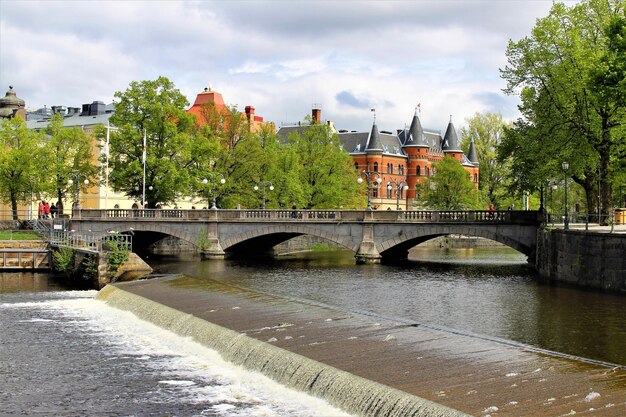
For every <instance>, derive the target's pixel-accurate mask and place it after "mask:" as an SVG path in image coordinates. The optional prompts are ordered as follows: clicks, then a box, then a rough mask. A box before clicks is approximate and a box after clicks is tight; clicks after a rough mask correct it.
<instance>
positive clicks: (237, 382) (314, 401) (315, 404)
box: [34, 292, 348, 417]
mask: <svg viewBox="0 0 626 417" xmlns="http://www.w3.org/2000/svg"><path fill="white" fill-rule="evenodd" d="M83 294H84V293H83ZM94 295H95V292H94ZM34 304H36V307H39V308H42V309H47V310H50V311H53V312H54V315H56V316H57V317H58V316H62V317H65V318H66V319H68V321H71V322H72V325H71V326H68V328H69V329H70V331H79V332H89V333H93V334H95V335H96V337H102V338H103V339H105V341H106V344H107V349H108V350H109V352H108V353H109V354H118V355H128V356H132V357H133V358H135V359H138V358H139V359H141V360H143V361H144V362H143V364H144V365H147V366H150V367H151V368H153V369H154V370H155V372H158V373H160V374H161V375H163V376H165V378H163V379H162V380H160V381H159V383H160V384H162V385H164V386H168V387H170V388H169V389H173V390H178V391H177V393H176V395H175V400H176V401H181V402H189V403H200V404H208V407H210V410H211V411H213V412H215V413H218V414H219V415H228V416H233V417H237V416H239V415H240V416H246V417H247V416H256V417H260V416H293V415H298V416H307V417H316V416H320V417H321V416H329V415H332V416H348V414H346V413H344V412H342V411H341V410H339V409H337V408H335V407H332V406H330V405H329V404H328V403H326V402H325V401H323V400H321V399H318V398H314V397H311V396H309V395H306V394H304V393H301V392H297V391H295V390H293V389H290V388H286V387H284V386H282V385H280V384H278V383H276V382H274V381H272V380H271V379H269V378H267V377H265V376H264V375H262V374H259V373H256V372H250V371H247V370H245V369H243V368H240V367H238V366H235V365H232V364H230V363H228V362H226V361H224V360H223V359H222V358H221V357H220V355H219V354H218V353H217V352H215V351H214V350H211V349H208V348H206V347H205V346H203V345H200V344H199V343H196V342H194V341H193V340H191V339H190V338H184V337H180V336H178V335H176V334H174V333H172V332H169V331H166V330H164V329H162V328H160V327H158V326H155V325H153V324H151V323H148V322H145V321H142V320H139V319H138V318H137V317H136V316H134V315H133V314H132V313H130V312H126V311H122V310H118V309H115V308H112V307H109V306H108V305H107V304H105V303H102V302H100V301H96V300H94V299H93V297H90V298H85V297H74V298H72V297H69V298H66V299H61V300H56V301H48V302H43V303H34ZM64 322H65V320H64ZM113 351H115V352H113ZM146 359H150V360H149V361H146ZM232 404H235V405H237V404H243V405H244V406H243V407H239V408H238V410H240V411H234V410H233V408H237V407H236V406H235V407H233V406H232Z"/></svg>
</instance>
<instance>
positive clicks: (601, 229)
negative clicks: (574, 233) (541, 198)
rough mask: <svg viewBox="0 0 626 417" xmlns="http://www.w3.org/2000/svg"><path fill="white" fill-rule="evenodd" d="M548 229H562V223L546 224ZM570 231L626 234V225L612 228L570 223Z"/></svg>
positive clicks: (616, 225)
mask: <svg viewBox="0 0 626 417" xmlns="http://www.w3.org/2000/svg"><path fill="white" fill-rule="evenodd" d="M548 226H549V227H552V228H554V229H563V223H554V225H553V224H552V223H548ZM569 229H570V230H582V231H588V232H592V233H619V234H622V233H626V224H615V225H613V226H600V225H599V224H598V223H589V224H588V225H586V224H585V223H570V224H569Z"/></svg>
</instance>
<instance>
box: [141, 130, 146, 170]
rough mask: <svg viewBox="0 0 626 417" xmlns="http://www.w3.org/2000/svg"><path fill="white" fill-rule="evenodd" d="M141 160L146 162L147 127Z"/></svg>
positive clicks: (144, 131) (144, 132) (144, 133)
mask: <svg viewBox="0 0 626 417" xmlns="http://www.w3.org/2000/svg"><path fill="white" fill-rule="evenodd" d="M141 161H142V162H143V163H144V164H145V163H146V129H144V130H143V154H142V156H141Z"/></svg>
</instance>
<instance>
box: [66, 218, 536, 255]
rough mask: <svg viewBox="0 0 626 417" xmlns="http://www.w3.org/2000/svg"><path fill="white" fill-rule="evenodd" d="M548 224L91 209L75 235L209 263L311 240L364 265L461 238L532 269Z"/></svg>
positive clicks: (77, 222)
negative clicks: (156, 246)
mask: <svg viewBox="0 0 626 417" xmlns="http://www.w3.org/2000/svg"><path fill="white" fill-rule="evenodd" d="M542 219H543V217H542V214H541V212H538V211H495V212H489V211H390V210H389V211H372V210H369V211H367V210H366V211H358V210H178V209H174V210H170V209H156V210H143V209H131V210H123V209H109V210H93V209H85V210H80V211H76V212H74V214H73V218H72V219H71V222H70V228H71V229H72V230H74V231H76V232H78V233H79V234H81V235H87V234H90V235H91V236H95V237H96V238H102V237H103V236H105V235H107V234H109V233H112V232H119V233H124V234H128V233H130V234H133V235H134V238H133V244H134V245H136V246H137V245H139V246H148V245H149V244H151V243H154V242H156V241H158V240H160V239H162V238H164V237H167V236H174V237H177V238H179V239H182V240H184V241H187V242H189V243H191V244H193V245H195V246H196V247H197V248H198V250H199V251H200V252H201V253H202V254H203V255H204V256H206V257H209V258H223V257H225V256H231V255H240V256H255V255H261V254H264V253H266V252H270V251H271V249H272V247H273V246H275V245H277V244H279V243H281V242H284V241H286V240H288V239H291V238H293V237H296V236H300V235H311V236H317V237H320V238H324V239H327V240H329V241H331V242H334V243H336V244H338V245H340V246H342V247H345V248H347V249H349V250H352V251H353V252H355V254H356V259H357V262H359V263H377V262H380V261H381V259H388V260H399V259H404V258H406V257H407V255H408V250H409V249H410V248H412V247H413V246H416V245H418V244H420V243H422V242H425V241H427V240H429V239H433V238H435V237H438V236H444V235H450V234H462V235H468V236H477V237H483V238H487V239H491V240H494V241H496V242H500V243H503V244H505V245H507V246H510V247H511V248H513V249H516V250H517V251H519V252H521V253H523V254H525V255H527V256H528V257H529V258H530V259H529V261H531V262H532V263H533V264H534V256H535V250H536V247H537V230H538V228H539V227H540V225H541V223H542Z"/></svg>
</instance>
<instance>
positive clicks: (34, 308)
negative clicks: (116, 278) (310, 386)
mask: <svg viewBox="0 0 626 417" xmlns="http://www.w3.org/2000/svg"><path fill="white" fill-rule="evenodd" d="M94 295H95V291H80V292H76V291H73V292H67V291H66V292H39V293H25V292H19V293H17V292H15V293H9V294H7V293H5V294H2V293H0V329H2V333H1V336H0V337H1V339H0V359H1V360H0V387H2V388H1V389H0V404H1V409H0V414H1V415H29V416H35V415H41V416H94V415H97V416H120V415H125V416H264V417H266V416H267V417H269V416H285V417H287V416H296V415H297V416H345V415H346V414H344V413H342V412H340V411H339V410H337V409H335V408H332V407H330V406H328V405H327V404H326V403H325V402H323V401H321V400H318V399H315V398H312V397H309V396H306V395H304V394H301V393H297V392H295V391H293V390H290V389H287V388H284V387H282V386H280V385H278V384H276V383H274V382H272V381H270V380H269V379H267V378H265V377H264V376H262V375H260V374H256V373H252V372H247V371H245V370H242V369H240V368H237V367H234V366H232V365H230V364H228V363H226V362H224V361H223V360H222V359H221V358H220V357H219V355H218V354H217V353H215V352H214V351H212V350H210V349H206V348H205V347H203V346H201V345H199V344H197V343H195V342H192V341H190V340H188V339H185V338H181V337H178V336H176V335H174V334H172V333H170V332H167V331H164V330H162V329H160V328H158V327H156V326H154V325H151V324H149V323H147V322H143V321H141V320H138V319H137V318H135V316H133V315H132V314H131V313H128V312H123V311H120V310H117V309H113V308H110V307H108V306H106V304H104V303H102V302H100V301H96V300H94V299H93V297H94Z"/></svg>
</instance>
